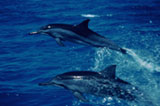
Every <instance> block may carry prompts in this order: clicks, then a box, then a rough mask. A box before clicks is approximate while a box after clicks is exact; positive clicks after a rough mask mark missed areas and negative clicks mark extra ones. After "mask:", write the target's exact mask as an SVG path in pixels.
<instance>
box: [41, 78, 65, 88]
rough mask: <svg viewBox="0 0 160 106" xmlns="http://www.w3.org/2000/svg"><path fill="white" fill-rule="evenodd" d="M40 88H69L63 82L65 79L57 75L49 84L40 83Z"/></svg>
mask: <svg viewBox="0 0 160 106" xmlns="http://www.w3.org/2000/svg"><path fill="white" fill-rule="evenodd" d="M39 85H40V86H47V85H54V86H58V87H63V88H67V87H66V86H65V84H64V82H63V79H62V78H61V77H60V75H57V76H55V77H53V78H52V80H51V81H49V82H44V83H39Z"/></svg>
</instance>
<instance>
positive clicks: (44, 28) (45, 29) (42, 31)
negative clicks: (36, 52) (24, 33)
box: [29, 24, 53, 35]
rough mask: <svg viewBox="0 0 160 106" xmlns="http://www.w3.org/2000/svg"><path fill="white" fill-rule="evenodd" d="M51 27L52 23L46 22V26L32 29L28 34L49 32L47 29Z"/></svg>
mask: <svg viewBox="0 0 160 106" xmlns="http://www.w3.org/2000/svg"><path fill="white" fill-rule="evenodd" d="M51 28H53V25H51V24H48V25H46V26H43V27H41V28H40V29H39V30H37V31H33V32H30V33H29V35H35V34H48V33H49V29H51Z"/></svg>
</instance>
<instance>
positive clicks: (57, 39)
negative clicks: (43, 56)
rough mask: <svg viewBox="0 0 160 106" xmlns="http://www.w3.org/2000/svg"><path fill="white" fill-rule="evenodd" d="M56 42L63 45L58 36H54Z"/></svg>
mask: <svg viewBox="0 0 160 106" xmlns="http://www.w3.org/2000/svg"><path fill="white" fill-rule="evenodd" d="M55 40H56V42H57V44H58V45H60V46H64V44H63V43H62V41H61V39H60V38H55Z"/></svg>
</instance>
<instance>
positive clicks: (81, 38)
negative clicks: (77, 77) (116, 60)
mask: <svg viewBox="0 0 160 106" xmlns="http://www.w3.org/2000/svg"><path fill="white" fill-rule="evenodd" d="M89 21H90V20H89V19H87V20H85V21H83V22H81V23H80V24H78V25H70V24H49V25H46V26H44V27H42V28H41V29H40V30H38V31H35V32H31V33H29V34H31V35H33V34H47V35H50V36H51V37H53V38H55V40H56V42H57V43H58V44H59V45H61V46H64V44H63V43H62V41H70V42H74V43H79V44H84V45H91V46H94V47H107V48H109V49H112V50H116V51H120V52H122V53H123V54H125V53H126V50H125V49H122V48H120V47H119V46H118V45H116V44H115V43H113V42H112V41H110V40H109V39H107V38H105V37H103V36H101V35H99V34H98V33H96V32H94V31H92V30H91V29H89V28H88V23H89Z"/></svg>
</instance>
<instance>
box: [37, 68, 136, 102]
mask: <svg viewBox="0 0 160 106" xmlns="http://www.w3.org/2000/svg"><path fill="white" fill-rule="evenodd" d="M115 69H116V65H111V66H109V67H107V68H105V69H104V70H103V71H100V72H93V71H73V72H67V73H64V74H60V75H57V76H55V77H54V78H53V79H52V80H50V81H48V82H45V83H39V85H40V86H46V85H54V86H59V87H63V88H65V89H68V90H71V91H72V92H73V95H74V96H75V97H77V98H78V99H80V100H81V101H83V102H88V100H87V99H86V98H85V97H84V96H83V93H86V94H92V95H96V96H102V97H106V96H112V97H117V98H120V99H124V100H128V101H134V100H135V99H136V92H138V89H137V88H136V87H135V86H133V85H131V84H130V83H128V82H126V81H123V80H121V79H120V78H118V77H116V76H115Z"/></svg>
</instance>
